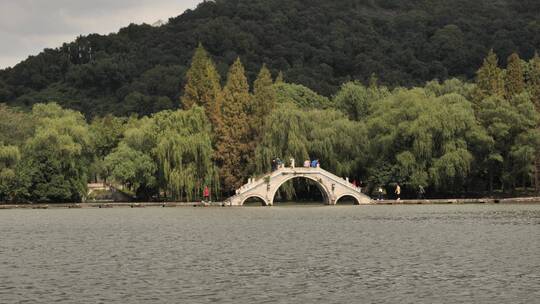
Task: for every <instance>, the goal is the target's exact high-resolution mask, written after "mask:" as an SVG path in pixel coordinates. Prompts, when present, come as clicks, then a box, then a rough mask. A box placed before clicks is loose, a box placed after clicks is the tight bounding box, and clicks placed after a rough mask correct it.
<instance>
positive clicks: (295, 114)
mask: <svg viewBox="0 0 540 304" xmlns="http://www.w3.org/2000/svg"><path fill="white" fill-rule="evenodd" d="M366 150H367V137H366V132H365V128H364V125H363V124H362V123H359V122H355V121H350V120H348V119H347V117H346V116H345V114H343V113H341V112H339V111H336V110H302V109H299V108H298V107H297V106H295V105H294V104H292V103H286V104H282V105H280V106H279V107H278V108H277V109H276V110H275V111H273V112H272V114H271V115H270V116H269V117H268V120H267V122H266V132H265V134H264V136H263V139H262V142H261V143H260V144H259V146H258V147H257V150H256V152H255V160H256V167H257V173H259V174H262V173H266V172H268V171H270V169H271V162H272V159H273V158H276V157H279V158H281V159H282V160H284V161H286V162H288V161H289V159H291V158H294V159H295V161H296V164H297V165H301V164H302V162H303V161H304V160H308V159H319V161H320V162H321V165H322V167H323V168H324V169H327V170H329V171H331V172H333V173H336V174H338V175H340V176H343V177H345V176H350V177H357V176H360V175H361V174H362V171H363V170H362V166H363V165H364V164H363V162H362V160H363V159H364V158H365V155H364V154H365V153H364V152H365V151H366ZM300 185H309V183H305V182H301V181H296V180H293V181H291V182H289V183H287V184H285V185H284V186H283V187H282V189H281V190H282V192H283V193H282V194H284V195H285V196H286V197H287V198H291V197H293V196H294V194H295V191H294V189H295V188H296V189H298V188H297V187H296V186H300Z"/></svg>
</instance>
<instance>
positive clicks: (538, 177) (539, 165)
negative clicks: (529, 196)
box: [534, 152, 540, 193]
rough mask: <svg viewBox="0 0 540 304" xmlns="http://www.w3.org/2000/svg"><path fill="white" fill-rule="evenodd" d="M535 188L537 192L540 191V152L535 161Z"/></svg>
mask: <svg viewBox="0 0 540 304" xmlns="http://www.w3.org/2000/svg"><path fill="white" fill-rule="evenodd" d="M534 189H535V190H536V193H540V152H538V153H537V154H536V160H535V162H534Z"/></svg>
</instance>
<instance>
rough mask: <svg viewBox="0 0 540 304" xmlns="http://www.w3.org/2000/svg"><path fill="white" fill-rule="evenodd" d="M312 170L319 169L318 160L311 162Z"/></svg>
mask: <svg viewBox="0 0 540 304" xmlns="http://www.w3.org/2000/svg"><path fill="white" fill-rule="evenodd" d="M311 168H317V160H316V159H314V160H312V161H311Z"/></svg>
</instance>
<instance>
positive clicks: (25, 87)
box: [0, 0, 540, 116]
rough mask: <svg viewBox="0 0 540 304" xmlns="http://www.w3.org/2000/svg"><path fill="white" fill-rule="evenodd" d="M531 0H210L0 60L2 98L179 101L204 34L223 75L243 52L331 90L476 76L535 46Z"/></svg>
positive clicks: (110, 107)
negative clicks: (1, 65) (372, 82)
mask: <svg viewBox="0 0 540 304" xmlns="http://www.w3.org/2000/svg"><path fill="white" fill-rule="evenodd" d="M538 12H540V1H537V0H475V1H470V0H446V1H436V0H337V1H328V0H216V1H206V2H203V3H202V4H200V5H199V6H198V7H197V8H196V9H195V10H190V11H187V12H185V13H184V14H182V15H180V16H178V17H175V18H171V19H170V20H169V23H168V24H167V25H164V26H161V27H151V26H149V25H130V26H128V27H126V28H123V29H121V30H120V31H119V32H118V33H116V34H111V35H107V36H101V35H89V36H84V37H79V38H78V39H77V40H76V41H74V42H70V43H65V44H64V45H63V46H61V47H59V48H58V49H48V50H45V51H43V52H42V53H41V54H39V55H38V56H34V57H30V58H28V59H27V60H25V61H24V62H22V63H20V64H18V65H17V66H15V67H13V68H10V69H6V70H3V71H0V102H4V101H5V102H8V103H9V104H11V105H19V106H30V105H32V104H34V103H37V102H47V101H56V102H58V103H60V104H61V105H63V106H65V107H69V108H73V109H76V110H79V111H82V112H83V113H85V114H86V115H88V116H94V115H101V114H105V113H113V114H117V115H126V114H129V113H139V114H149V113H153V112H156V111H159V110H162V109H167V108H176V107H178V106H180V105H179V98H178V97H179V96H180V95H181V83H182V81H183V79H184V74H185V72H186V70H187V66H188V65H189V61H190V59H191V57H192V55H193V51H194V49H195V47H196V46H197V44H198V43H199V42H202V43H203V44H204V46H205V47H206V49H207V50H208V51H209V52H210V53H211V54H212V55H213V56H214V59H215V60H216V62H217V64H218V70H219V72H220V73H221V75H222V76H223V75H225V73H226V69H227V67H228V66H229V65H230V64H231V63H232V62H233V61H234V60H235V58H236V57H237V56H240V57H241V59H242V61H243V62H244V64H245V66H246V69H247V73H248V76H249V78H250V79H251V80H253V79H254V77H255V73H256V72H257V71H258V70H259V69H260V64H261V63H266V64H267V65H268V66H269V68H270V69H271V70H272V72H274V73H277V72H278V71H283V72H284V75H285V80H287V81H288V82H294V83H298V84H303V85H305V86H307V87H309V88H311V89H313V90H315V91H316V92H318V93H321V94H323V95H326V96H329V95H332V94H334V93H335V92H336V90H337V88H338V86H339V85H340V84H342V83H344V82H346V81H347V80H350V79H358V80H361V81H366V80H367V79H368V78H369V77H370V75H372V74H376V75H377V77H378V78H379V80H380V82H382V83H384V84H387V85H390V86H396V85H401V86H412V85H417V84H422V83H424V82H425V81H428V80H431V79H435V78H438V79H441V80H442V79H446V78H448V77H450V76H458V77H463V78H468V79H470V78H472V77H473V76H474V72H475V71H476V70H477V69H478V67H479V66H480V65H481V62H482V59H483V58H484V57H485V56H486V54H487V52H488V50H489V49H490V48H493V49H494V50H495V52H496V53H497V54H499V56H500V57H501V58H502V61H503V64H504V63H505V59H506V57H507V56H508V55H509V54H510V53H512V52H513V51H516V52H518V53H519V54H520V56H521V57H522V58H525V59H528V58H530V57H532V56H533V54H534V51H535V49H540V14H538Z"/></svg>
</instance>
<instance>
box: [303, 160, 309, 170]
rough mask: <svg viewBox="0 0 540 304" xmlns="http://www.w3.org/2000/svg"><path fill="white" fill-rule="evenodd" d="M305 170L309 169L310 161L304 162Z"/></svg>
mask: <svg viewBox="0 0 540 304" xmlns="http://www.w3.org/2000/svg"><path fill="white" fill-rule="evenodd" d="M304 168H309V159H306V160H305V161H304Z"/></svg>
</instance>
